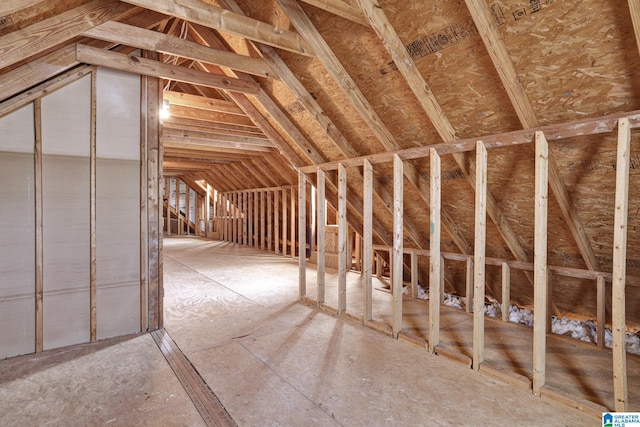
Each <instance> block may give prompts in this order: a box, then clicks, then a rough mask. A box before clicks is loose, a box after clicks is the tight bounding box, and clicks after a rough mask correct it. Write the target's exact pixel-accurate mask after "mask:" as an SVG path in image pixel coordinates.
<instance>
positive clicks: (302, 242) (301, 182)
mask: <svg viewBox="0 0 640 427" xmlns="http://www.w3.org/2000/svg"><path fill="white" fill-rule="evenodd" d="M306 189H307V175H306V174H305V173H304V172H298V198H299V199H298V224H299V226H300V230H299V232H298V245H299V247H300V257H299V263H298V265H299V267H300V271H299V278H298V280H299V287H300V289H299V291H300V292H299V296H300V299H302V297H304V296H305V295H306V294H307V262H306V261H307V257H306V254H305V252H306V251H305V248H306V246H307V242H306V236H307V232H306V222H307V219H306V215H307V206H306V204H307V196H306ZM262 194H263V193H261V195H262ZM262 201H264V198H262ZM262 205H264V203H262ZM263 210H264V208H263ZM263 219H264V217H263Z"/></svg>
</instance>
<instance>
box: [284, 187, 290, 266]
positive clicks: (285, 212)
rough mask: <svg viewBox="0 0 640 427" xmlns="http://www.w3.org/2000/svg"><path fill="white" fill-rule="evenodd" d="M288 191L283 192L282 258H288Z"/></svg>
mask: <svg viewBox="0 0 640 427" xmlns="http://www.w3.org/2000/svg"><path fill="white" fill-rule="evenodd" d="M287 227H289V222H288V220H287V190H284V189H283V190H282V256H287V245H288V244H287Z"/></svg>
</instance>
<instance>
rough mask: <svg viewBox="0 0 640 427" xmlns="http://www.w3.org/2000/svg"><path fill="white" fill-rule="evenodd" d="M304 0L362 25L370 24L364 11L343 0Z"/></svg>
mask: <svg viewBox="0 0 640 427" xmlns="http://www.w3.org/2000/svg"><path fill="white" fill-rule="evenodd" d="M302 1H303V2H305V3H307V4H310V5H312V6H315V7H317V8H318V9H322V10H324V11H326V12H329V13H333V14H334V15H338V16H341V17H343V18H345V19H348V20H350V21H353V22H356V23H358V24H360V25H364V26H369V21H367V19H366V18H365V17H364V15H363V14H362V11H361V10H360V9H357V8H355V7H353V6H351V4H350V3H345V2H344V1H342V0H302Z"/></svg>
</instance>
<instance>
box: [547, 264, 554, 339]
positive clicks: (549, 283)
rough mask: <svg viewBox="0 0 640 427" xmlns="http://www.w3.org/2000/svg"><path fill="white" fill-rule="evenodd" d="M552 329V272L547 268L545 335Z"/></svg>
mask: <svg viewBox="0 0 640 427" xmlns="http://www.w3.org/2000/svg"><path fill="white" fill-rule="evenodd" d="M552 329H553V272H552V271H550V270H549V269H548V268H547V333H548V334H550V333H551V332H552Z"/></svg>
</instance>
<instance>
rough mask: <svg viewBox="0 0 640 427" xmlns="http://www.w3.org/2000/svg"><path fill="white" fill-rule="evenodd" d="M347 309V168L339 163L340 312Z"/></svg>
mask: <svg viewBox="0 0 640 427" xmlns="http://www.w3.org/2000/svg"><path fill="white" fill-rule="evenodd" d="M346 310H347V169H346V168H345V167H344V165H342V164H339V165H338V314H342V313H344V312H345V311H346Z"/></svg>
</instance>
